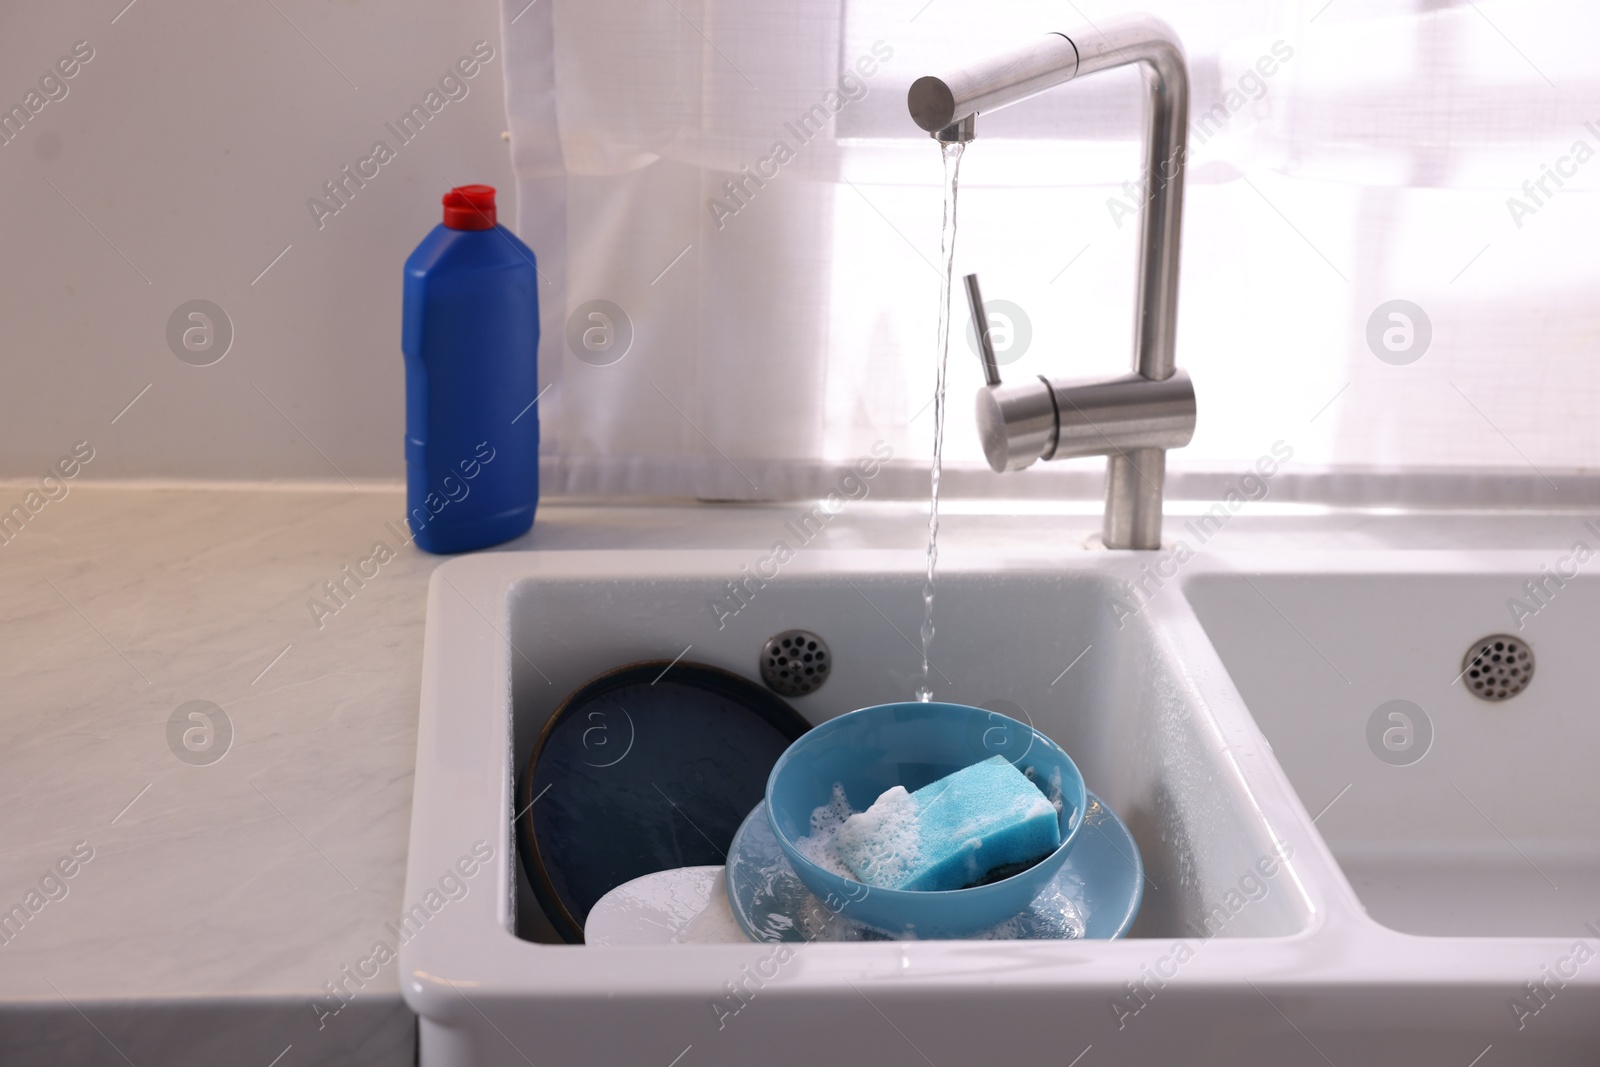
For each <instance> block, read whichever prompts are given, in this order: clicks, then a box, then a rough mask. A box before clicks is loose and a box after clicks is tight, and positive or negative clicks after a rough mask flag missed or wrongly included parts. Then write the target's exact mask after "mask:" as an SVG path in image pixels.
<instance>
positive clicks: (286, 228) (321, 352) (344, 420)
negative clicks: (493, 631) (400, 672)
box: [0, 0, 512, 482]
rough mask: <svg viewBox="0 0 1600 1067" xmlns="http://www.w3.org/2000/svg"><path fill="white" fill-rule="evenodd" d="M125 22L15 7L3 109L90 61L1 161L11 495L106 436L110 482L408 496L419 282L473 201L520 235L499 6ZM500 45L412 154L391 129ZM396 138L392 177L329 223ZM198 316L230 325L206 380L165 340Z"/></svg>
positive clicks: (118, 15) (0, 324)
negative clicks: (412, 257) (269, 484)
mask: <svg viewBox="0 0 1600 1067" xmlns="http://www.w3.org/2000/svg"><path fill="white" fill-rule="evenodd" d="M125 5H127V0H93V2H89V3H73V4H57V3H48V4H47V3H43V2H36V3H28V4H26V5H24V4H22V3H8V4H6V5H5V6H4V8H3V9H0V106H3V107H5V108H10V107H11V106H12V105H14V104H15V105H21V106H24V107H26V105H27V104H28V103H29V101H28V100H27V98H26V94H27V93H28V92H29V91H30V90H34V91H38V90H39V84H38V83H39V79H40V78H41V77H42V76H44V75H46V74H47V72H49V71H51V69H52V66H53V64H55V62H56V61H57V60H58V59H59V58H61V57H63V56H68V55H70V54H71V52H72V49H73V46H74V44H75V43H76V42H80V41H83V42H87V46H88V49H92V50H93V57H92V58H91V59H89V60H88V61H87V62H86V63H82V64H81V66H80V67H79V68H78V69H77V70H76V71H75V73H74V76H73V77H71V78H70V79H57V80H48V81H47V82H46V84H45V86H44V89H45V91H47V92H48V94H49V95H52V96H57V97H59V99H55V100H48V99H46V95H45V92H40V95H39V96H38V97H35V98H34V101H33V104H34V106H35V107H38V108H39V109H38V113H37V114H33V115H31V117H30V118H29V119H28V121H27V122H26V123H25V124H21V123H18V122H17V120H16V119H13V120H12V126H11V127H9V128H8V129H7V131H6V136H7V137H9V138H10V139H9V140H6V141H5V143H3V144H0V199H3V200H4V202H5V203H6V205H7V206H6V208H5V210H4V211H0V248H4V249H5V255H4V257H3V258H0V367H3V368H4V384H5V388H4V389H0V476H29V475H35V474H39V473H42V472H43V471H44V470H45V468H46V467H47V466H49V465H50V464H52V463H53V462H54V461H55V460H56V459H57V458H58V457H59V456H61V455H63V454H66V453H68V452H69V451H70V450H71V447H72V445H73V444H74V443H75V442H78V441H82V440H87V441H89V442H90V444H91V445H92V447H93V449H94V459H93V460H92V461H91V463H90V464H89V465H88V466H87V467H86V468H85V470H84V474H85V475H86V476H89V477H95V478H107V477H145V478H165V477H185V478H287V479H319V480H320V479H334V480H338V479H340V478H348V479H350V480H353V481H356V482H360V481H362V480H363V479H375V478H381V479H397V478H400V477H402V476H403V471H404V458H403V453H402V447H401V440H402V433H403V428H404V407H403V399H404V382H403V376H402V369H401V360H400V350H399V344H400V293H401V265H402V263H403V262H404V259H405V257H406V255H407V253H408V252H409V251H410V250H411V248H412V247H413V246H414V245H415V244H416V243H417V242H418V241H419V240H420V239H421V238H422V236H423V235H424V234H426V233H427V232H428V230H429V229H430V228H431V227H432V226H433V225H435V224H436V223H437V222H438V220H439V211H440V209H439V197H440V195H441V194H442V193H443V192H444V191H445V190H446V189H447V188H448V187H449V186H451V185H455V184H465V183H468V182H487V183H489V184H493V185H496V186H498V187H500V188H501V189H502V190H503V192H504V195H503V197H502V201H501V202H502V210H503V212H504V213H505V215H506V216H507V217H508V219H509V217H510V215H511V214H512V206H511V204H510V203H509V201H510V184H511V183H510V165H509V162H508V152H507V145H506V144H505V143H504V142H503V141H502V140H501V136H500V135H501V130H502V129H503V128H504V123H505V102H504V88H503V84H504V83H503V80H502V76H501V72H502V69H503V67H504V57H503V55H502V54H501V46H500V21H499V20H500V11H499V5H498V4H497V3H496V2H495V0H388V2H384V3H375V2H371V0H340V2H329V0H260V2H250V3H236V4H209V3H201V2H198V0H135V2H134V3H133V4H132V5H131V6H125ZM480 40H482V41H486V42H488V44H489V46H490V47H491V48H492V49H493V50H494V58H493V59H492V60H490V61H489V62H487V63H486V64H484V65H483V66H482V67H481V69H480V70H479V72H478V73H477V75H476V76H475V77H473V78H471V79H470V80H465V79H464V80H463V81H462V82H461V84H462V85H464V86H465V91H466V95H465V96H461V91H462V90H461V88H459V87H457V86H456V83H451V84H450V87H449V88H450V92H451V94H452V95H454V96H456V97H458V98H459V99H455V100H451V99H449V98H448V97H446V96H445V94H444V93H440V95H439V97H438V98H437V99H440V100H443V101H444V106H442V107H441V108H440V109H439V110H438V113H437V114H435V115H433V116H432V117H431V118H430V119H429V121H428V122H427V123H426V125H425V126H424V127H423V128H422V130H421V132H420V133H418V134H417V135H416V136H415V138H414V139H413V140H411V141H410V142H409V143H405V144H402V143H401V142H400V139H399V138H397V137H396V136H395V135H394V134H393V133H391V132H390V131H389V130H387V129H386V128H385V123H389V122H395V123H397V124H398V120H399V118H400V117H401V116H402V115H403V114H404V113H406V112H407V111H408V110H409V109H410V107H411V105H413V104H419V103H424V97H425V94H426V93H427V92H428V91H429V90H430V89H437V85H438V82H439V80H440V77H441V76H442V75H443V74H445V72H446V71H447V70H449V69H450V67H451V66H452V64H454V63H455V62H456V61H457V60H458V59H459V58H460V57H462V56H465V55H468V54H469V53H470V52H471V50H472V46H473V44H474V42H477V41H480ZM80 53H83V54H87V49H85V48H80ZM70 68H71V65H70V64H69V65H68V69H70ZM63 87H64V89H65V95H64V96H62V95H61V93H62V89H63ZM40 100H45V102H44V103H43V106H42V107H40V106H39V101H40ZM19 126H20V129H19V128H18V127H19ZM380 139H381V140H384V141H386V142H387V143H388V144H389V146H390V147H391V149H393V150H394V158H393V159H392V160H391V161H390V162H388V163H386V164H381V165H379V166H378V171H377V174H376V176H375V177H373V178H371V179H370V180H369V181H367V182H366V183H365V186H364V187H362V188H359V189H355V192H354V195H353V196H352V197H350V198H349V199H348V201H347V203H346V206H344V207H342V208H341V209H340V210H339V211H338V212H337V214H333V215H328V216H325V217H323V218H321V219H320V220H319V219H317V218H316V217H314V215H313V213H312V211H311V210H310V209H309V208H308V207H307V201H308V200H309V199H311V198H313V197H317V196H325V194H324V192H323V188H322V187H323V183H324V182H326V181H329V180H331V179H333V178H335V177H338V176H339V171H340V169H341V168H342V167H345V166H347V165H348V166H351V167H352V168H354V167H356V166H357V164H358V161H359V160H361V159H363V158H367V157H369V156H370V155H371V153H372V149H373V146H374V143H375V142H376V141H378V140H380ZM370 169H371V168H370V166H369V167H368V172H369V173H370ZM347 188H351V189H354V188H355V187H354V185H353V183H352V184H351V185H349V186H347ZM325 202H327V203H329V204H332V203H333V202H332V201H325ZM285 249H287V251H285ZM280 253H282V256H281V258H276V257H278V256H279V255H280ZM269 265H270V267H269ZM263 272H265V273H263ZM196 299H203V300H209V301H211V302H213V303H214V304H216V305H217V306H219V307H220V308H221V309H222V310H223V311H224V312H225V313H226V316H227V318H228V320H230V321H231V323H232V328H233V334H234V336H233V340H232V344H231V347H230V348H229V350H228V351H227V354H226V355H225V356H224V357H223V358H222V359H220V360H219V361H217V362H215V363H212V364H211V365H209V366H195V365H191V363H190V362H185V361H184V360H182V359H180V358H178V357H177V356H176V355H174V352H173V350H172V348H171V346H169V342H168V337H167V334H168V319H169V317H170V316H171V315H172V314H173V312H174V311H175V310H176V309H177V308H178V307H179V305H181V304H183V303H185V302H186V301H190V300H196ZM185 325H192V324H190V323H185ZM179 335H180V337H181V330H180V331H179ZM220 337H221V331H220V329H219V331H218V332H217V333H216V334H215V335H214V337H213V340H212V347H211V348H210V350H209V354H208V353H199V354H189V359H190V360H192V361H198V362H203V361H205V359H207V358H208V355H215V353H216V352H217V350H218V344H217V342H218V340H219V339H220ZM191 341H192V342H195V343H201V342H203V341H204V338H203V337H202V336H199V335H194V336H192V337H191ZM178 347H179V350H180V351H185V352H186V354H188V353H187V350H186V349H184V348H183V347H182V345H181V342H180V344H179V346H178ZM147 387H148V388H147ZM135 397H138V400H137V402H136V403H134V404H133V406H132V407H131V408H127V409H126V410H124V408H125V407H126V406H127V405H128V404H129V402H130V401H132V400H134V398H135Z"/></svg>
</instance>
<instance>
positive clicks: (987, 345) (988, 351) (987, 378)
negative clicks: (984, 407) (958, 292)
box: [965, 274, 1000, 386]
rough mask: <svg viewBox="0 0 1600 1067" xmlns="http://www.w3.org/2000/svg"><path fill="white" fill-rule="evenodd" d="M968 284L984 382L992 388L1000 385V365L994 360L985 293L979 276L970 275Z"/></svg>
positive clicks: (968, 295) (970, 306)
mask: <svg viewBox="0 0 1600 1067" xmlns="http://www.w3.org/2000/svg"><path fill="white" fill-rule="evenodd" d="M965 281H966V283H967V308H968V310H970V311H971V312H972V329H973V331H974V332H975V333H977V335H978V359H979V361H980V362H982V364H983V380H984V382H986V383H987V384H988V385H990V386H995V385H999V384H1000V364H999V363H998V362H997V361H996V360H995V358H994V339H993V338H992V337H990V336H989V313H988V312H986V311H984V310H983V293H982V292H981V291H979V289H978V276H977V275H976V274H969V275H967V276H966V279H965Z"/></svg>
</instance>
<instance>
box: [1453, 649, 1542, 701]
mask: <svg viewBox="0 0 1600 1067" xmlns="http://www.w3.org/2000/svg"><path fill="white" fill-rule="evenodd" d="M1461 676H1462V677H1461V680H1462V681H1463V682H1465V683H1466V685H1467V690H1468V691H1469V692H1470V693H1472V695H1473V696H1475V697H1478V698H1479V699H1480V700H1510V699H1511V698H1512V697H1514V696H1516V695H1517V694H1518V693H1520V692H1522V691H1523V690H1524V689H1526V688H1527V687H1528V683H1529V682H1530V681H1532V680H1533V649H1531V648H1529V647H1528V646H1527V643H1526V642H1524V641H1522V640H1521V639H1520V638H1516V637H1512V636H1510V635H1509V634H1495V635H1493V636H1492V637H1485V638H1483V639H1482V640H1480V641H1476V642H1474V643H1473V645H1472V647H1471V648H1469V649H1467V654H1466V655H1465V656H1463V657H1462V659H1461Z"/></svg>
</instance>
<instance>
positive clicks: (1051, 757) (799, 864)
mask: <svg viewBox="0 0 1600 1067" xmlns="http://www.w3.org/2000/svg"><path fill="white" fill-rule="evenodd" d="M996 755H1001V756H1005V757H1006V758H1007V759H1009V760H1010V761H1011V762H1012V764H1013V765H1014V766H1015V767H1016V768H1017V769H1018V770H1020V771H1022V772H1023V773H1025V774H1029V775H1030V777H1032V778H1033V780H1034V781H1035V782H1039V783H1049V782H1050V781H1051V780H1052V778H1054V777H1055V776H1056V775H1058V774H1059V776H1060V781H1061V801H1062V807H1061V813H1060V819H1061V846H1060V847H1059V848H1057V849H1056V850H1055V851H1054V852H1052V853H1050V855H1048V856H1046V857H1045V858H1044V859H1042V860H1040V861H1039V862H1038V863H1036V864H1034V865H1033V866H1032V867H1029V868H1028V869H1027V870H1025V871H1020V872H1018V873H1016V874H1013V875H1011V876H1010V877H1007V878H1001V879H999V880H997V881H994V882H990V883H989V884H987V885H980V886H973V887H971V888H968V889H950V890H941V891H919V890H912V889H882V888H879V887H877V886H868V885H865V884H863V883H861V882H857V881H853V880H851V879H848V878H843V877H840V876H839V875H837V874H834V873H833V872H832V871H829V870H825V869H824V868H822V867H819V866H817V865H816V864H815V863H812V862H811V861H810V860H808V859H806V858H805V857H804V856H802V855H801V854H800V852H799V850H798V849H796V848H795V844H794V843H795V841H796V840H798V839H799V838H801V837H804V836H806V835H807V834H809V833H810V832H811V812H812V811H813V810H814V809H816V808H818V807H821V806H822V805H824V804H827V803H828V802H829V801H830V800H831V798H832V796H833V787H834V784H835V783H838V784H840V785H842V786H843V787H844V791H845V795H846V796H847V797H848V798H849V800H850V806H851V807H852V808H853V809H855V810H856V811H865V810H866V809H867V808H868V807H870V806H871V805H872V802H873V801H875V800H877V799H878V796H879V795H880V794H881V793H883V791H884V790H886V789H889V788H891V787H893V786H897V785H898V786H903V787H904V788H905V789H906V791H907V792H912V791H914V790H917V789H920V788H922V787H923V786H925V785H927V784H928V783H929V782H933V781H937V780H938V779H940V778H943V777H944V776H945V775H947V774H952V773H954V772H956V771H958V770H960V769H961V768H963V767H969V766H971V765H972V764H974V763H977V762H978V761H980V760H984V759H988V758H989V757H991V756H996ZM1086 803H1087V801H1086V795H1085V790H1084V785H1083V775H1081V774H1080V773H1078V768H1077V766H1076V765H1075V764H1074V763H1073V762H1072V759H1071V757H1069V756H1068V755H1067V754H1066V753H1065V752H1064V751H1062V749H1061V746H1060V745H1057V744H1056V743H1055V742H1054V741H1052V740H1050V739H1049V738H1048V737H1046V736H1045V735H1044V734H1041V733H1040V732H1039V731H1037V730H1035V729H1034V728H1033V727H1031V726H1029V725H1028V724H1026V723H1022V722H1018V721H1017V720H1015V719H1012V718H1009V717H1007V716H1005V715H1001V714H1000V713H998V712H993V711H986V710H984V709H983V708H973V707H968V706H967V705H965V704H935V703H926V704H924V703H920V702H906V703H903V704H880V705H878V706H877V707H871V708H863V709H861V710H860V711H852V712H850V713H849V714H847V715H841V716H839V717H838V718H837V719H832V720H829V721H828V722H825V723H823V724H822V725H821V726H817V727H814V728H813V729H812V730H810V731H809V732H808V733H806V734H805V735H804V736H802V737H801V738H800V740H798V741H796V742H794V744H792V745H790V746H789V748H788V750H787V751H786V752H784V754H783V755H782V756H780V757H779V758H778V762H777V763H776V764H775V765H774V766H773V768H772V774H771V775H770V776H769V777H768V778H767V819H768V821H769V822H770V823H771V825H772V832H773V834H774V835H775V836H776V837H777V839H778V847H779V848H781V849H782V850H783V854H784V855H785V856H786V857H788V860H789V864H790V866H792V867H793V868H794V872H795V874H796V875H798V876H799V878H800V880H801V881H802V882H804V883H805V885H806V888H807V889H810V890H811V892H812V893H814V894H815V895H816V897H817V899H818V900H820V901H821V902H822V903H823V906H825V907H827V908H828V909H829V910H831V911H834V912H836V913H839V914H843V915H846V916H848V917H849V918H851V919H854V920H855V921H857V922H861V923H865V924H866V925H868V926H872V927H875V928H877V929H879V930H882V931H884V932H885V933H888V934H891V935H893V936H896V937H915V938H922V939H929V938H951V937H963V936H965V935H967V934H974V933H977V932H978V931H980V930H985V929H988V928H989V927H991V926H994V925H995V924H997V923H1002V922H1005V921H1006V920H1007V919H1009V918H1011V917H1012V916H1014V915H1017V914H1019V913H1020V912H1022V911H1023V910H1024V909H1025V908H1027V907H1028V904H1029V902H1030V901H1032V900H1033V898H1034V897H1036V896H1038V895H1039V893H1040V891H1041V890H1043V889H1044V887H1045V886H1046V885H1047V884H1048V883H1049V882H1050V880H1051V879H1052V878H1054V877H1055V875H1056V872H1057V871H1059V870H1060V869H1061V865H1062V863H1063V862H1065V860H1066V858H1067V854H1068V853H1069V852H1071V851H1072V846H1073V844H1074V843H1075V841H1076V839H1077V836H1078V831H1079V830H1080V829H1081V828H1082V827H1083V816H1084V810H1085V807H1086Z"/></svg>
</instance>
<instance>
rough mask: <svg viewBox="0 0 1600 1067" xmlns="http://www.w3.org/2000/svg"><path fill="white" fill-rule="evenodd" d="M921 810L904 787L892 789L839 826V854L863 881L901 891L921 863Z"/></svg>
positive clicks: (837, 851) (836, 839)
mask: <svg viewBox="0 0 1600 1067" xmlns="http://www.w3.org/2000/svg"><path fill="white" fill-rule="evenodd" d="M921 810H922V805H921V804H920V803H918V802H917V801H916V800H915V799H914V798H913V797H912V795H911V794H910V793H907V792H906V790H905V787H904V786H899V785H896V786H890V787H889V788H888V789H886V790H884V791H883V793H882V795H880V796H879V797H878V799H877V800H875V801H873V803H872V807H870V808H868V809H867V810H866V811H863V812H858V813H856V814H854V815H851V816H850V817H849V818H848V819H846V820H845V821H844V825H843V826H841V827H839V830H838V833H837V834H836V835H835V840H834V850H835V853H836V854H837V855H839V856H840V857H842V858H844V862H845V863H847V865H848V866H849V867H850V869H851V870H853V871H854V872H855V876H856V878H857V879H858V880H859V881H862V882H865V883H866V884H868V885H875V886H881V887H884V888H887V889H898V888H899V887H901V886H902V885H904V884H905V883H906V882H907V881H908V880H909V879H910V878H911V876H912V874H913V873H914V872H915V871H917V870H918V868H919V866H920V864H921V860H922V831H921V826H920V821H919V815H920V813H921Z"/></svg>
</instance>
